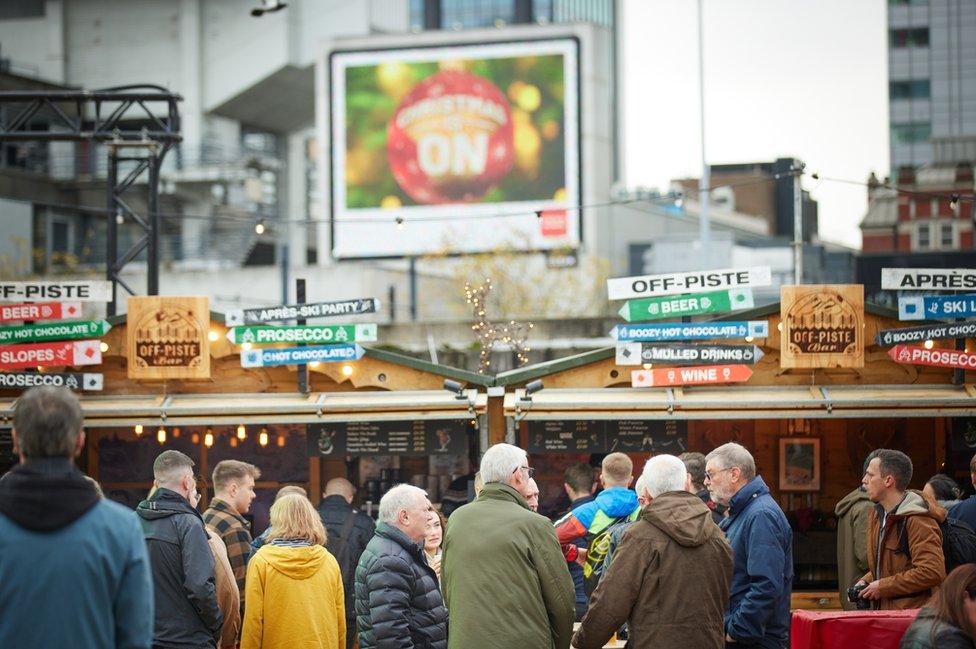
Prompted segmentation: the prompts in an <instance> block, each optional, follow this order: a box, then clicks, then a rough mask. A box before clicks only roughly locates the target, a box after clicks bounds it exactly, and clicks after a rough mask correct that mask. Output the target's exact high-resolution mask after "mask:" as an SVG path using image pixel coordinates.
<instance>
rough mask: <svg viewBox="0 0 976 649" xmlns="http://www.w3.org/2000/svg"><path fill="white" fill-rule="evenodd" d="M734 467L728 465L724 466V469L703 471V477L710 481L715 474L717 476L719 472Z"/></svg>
mask: <svg viewBox="0 0 976 649" xmlns="http://www.w3.org/2000/svg"><path fill="white" fill-rule="evenodd" d="M734 468H735V467H732V466H730V467H726V468H724V469H718V470H716V471H706V472H705V478H707V479H708V480H710V481H711V480H714V479H715V476H717V475H718V474H719V473H722V472H723V471H731V470H732V469H734Z"/></svg>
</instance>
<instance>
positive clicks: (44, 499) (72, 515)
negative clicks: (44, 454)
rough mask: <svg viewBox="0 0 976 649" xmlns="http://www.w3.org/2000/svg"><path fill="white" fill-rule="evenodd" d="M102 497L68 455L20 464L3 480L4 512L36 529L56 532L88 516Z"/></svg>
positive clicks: (0, 487) (0, 491)
mask: <svg viewBox="0 0 976 649" xmlns="http://www.w3.org/2000/svg"><path fill="white" fill-rule="evenodd" d="M99 500H100V498H99V496H98V493H97V492H96V491H95V487H94V485H92V484H91V483H90V482H88V481H87V480H85V477H84V475H83V474H82V473H81V471H79V470H78V469H77V467H75V465H74V463H73V462H72V461H71V460H70V459H68V458H66V457H59V458H36V459H32V460H28V461H27V462H26V463H24V464H18V465H17V466H15V467H14V468H12V469H11V470H10V471H8V472H7V474H6V475H5V476H4V477H3V479H2V480H0V513H2V514H3V515H5V516H7V517H8V518H10V519H11V520H12V521H13V522H15V523H16V524H17V525H19V526H21V527H23V528H25V529H28V530H33V531H35V532H53V531H54V530H59V529H61V528H63V527H67V526H68V525H70V524H71V523H74V522H75V521H76V520H78V519H79V518H81V517H82V516H83V515H85V514H86V513H87V512H88V510H89V509H91V508H92V507H94V506H95V505H97V504H98V502H99Z"/></svg>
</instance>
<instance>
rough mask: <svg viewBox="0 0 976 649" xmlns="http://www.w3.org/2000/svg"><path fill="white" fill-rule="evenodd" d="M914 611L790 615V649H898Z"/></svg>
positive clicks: (797, 613) (916, 610)
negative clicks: (855, 648) (791, 617)
mask: <svg viewBox="0 0 976 649" xmlns="http://www.w3.org/2000/svg"><path fill="white" fill-rule="evenodd" d="M916 615H918V609H912V610H908V611H839V612H834V611H831V612H829V613H820V612H817V611H794V613H793V622H792V628H791V629H790V647H791V648H792V649H847V648H848V647H852V648H853V647H857V648H858V649H898V643H899V642H901V637H902V636H903V635H905V631H907V630H908V627H910V626H911V625H912V622H914V621H915V616H916Z"/></svg>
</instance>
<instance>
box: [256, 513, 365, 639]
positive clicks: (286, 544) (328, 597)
mask: <svg viewBox="0 0 976 649" xmlns="http://www.w3.org/2000/svg"><path fill="white" fill-rule="evenodd" d="M325 540H326V534H325V528H324V527H323V526H322V520H321V519H320V518H319V515H318V512H316V511H315V508H314V507H313V506H312V503H311V502H309V500H308V498H306V497H305V496H301V495H299V494H289V495H287V496H283V497H282V498H280V499H279V500H278V501H276V502H275V503H274V504H273V505H272V506H271V531H270V532H269V534H268V543H267V544H266V545H264V546H262V547H261V549H260V550H258V552H257V554H255V555H254V556H253V557H251V560H250V561H249V562H248V565H247V579H246V581H245V587H244V592H245V596H244V601H245V602H247V603H246V604H245V606H244V629H243V631H242V633H241V649H345V644H346V613H345V606H344V600H343V592H342V576H341V575H340V574H339V564H338V563H336V560H335V558H334V557H333V556H332V555H331V554H329V552H328V551H327V550H326V549H325V548H324V547H322V546H323V544H324V543H325Z"/></svg>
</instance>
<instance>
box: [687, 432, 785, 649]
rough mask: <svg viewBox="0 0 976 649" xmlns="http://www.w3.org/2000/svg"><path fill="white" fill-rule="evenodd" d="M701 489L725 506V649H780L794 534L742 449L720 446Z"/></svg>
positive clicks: (707, 466) (733, 445)
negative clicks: (731, 563)
mask: <svg viewBox="0 0 976 649" xmlns="http://www.w3.org/2000/svg"><path fill="white" fill-rule="evenodd" d="M705 486H706V487H708V490H709V491H711V492H712V496H713V497H714V498H715V500H716V501H717V502H719V503H721V504H722V505H725V506H727V507H728V508H729V509H728V517H727V518H726V519H725V520H723V521H722V524H721V527H722V530H723V531H724V532H725V534H726V536H728V539H729V543H730V544H731V545H732V553H733V557H734V560H735V573H734V575H733V579H732V595H731V599H730V601H729V609H728V611H727V612H726V614H725V633H726V638H725V639H726V642H727V643H728V644H729V646H730V647H748V646H755V647H760V648H761V649H785V647H788V646H789V643H790V595H791V593H792V588H793V531H792V530H791V529H790V524H789V522H787V520H786V515H785V514H783V510H782V509H780V506H779V504H777V502H776V501H775V500H774V499H773V497H772V496H770V495H769V487H767V486H766V483H765V482H764V481H763V479H762V478H761V477H760V476H758V475H756V462H755V460H753V458H752V454H750V453H749V451H747V450H746V449H745V448H744V447H742V446H740V445H739V444H736V443H734V442H729V443H728V444H723V445H722V446H719V447H718V448H717V449H715V450H714V451H712V452H711V453H709V454H708V456H706V458H705Z"/></svg>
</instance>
